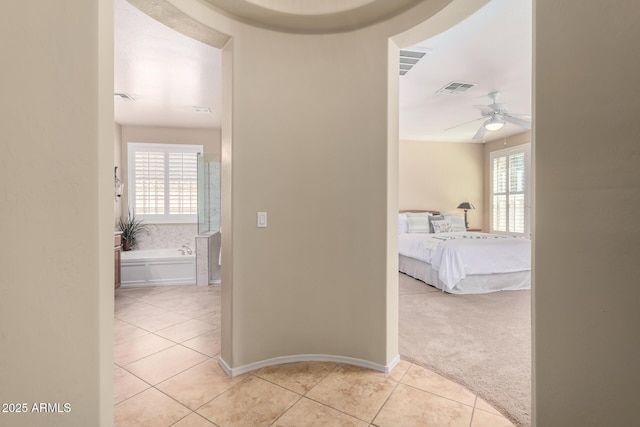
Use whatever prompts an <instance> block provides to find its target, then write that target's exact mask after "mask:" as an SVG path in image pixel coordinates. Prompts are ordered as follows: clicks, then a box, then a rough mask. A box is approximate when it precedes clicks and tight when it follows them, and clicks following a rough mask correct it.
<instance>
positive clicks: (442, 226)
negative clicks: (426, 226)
mask: <svg viewBox="0 0 640 427" xmlns="http://www.w3.org/2000/svg"><path fill="white" fill-rule="evenodd" d="M431 225H432V226H433V232H434V233H450V232H451V231H453V230H452V229H451V221H449V220H448V219H441V220H439V221H431Z"/></svg>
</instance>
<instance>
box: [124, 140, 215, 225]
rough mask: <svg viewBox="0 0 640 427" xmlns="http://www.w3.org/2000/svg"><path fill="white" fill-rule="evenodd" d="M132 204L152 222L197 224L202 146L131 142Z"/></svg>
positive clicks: (130, 200) (130, 189) (130, 197)
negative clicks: (199, 160)
mask: <svg viewBox="0 0 640 427" xmlns="http://www.w3.org/2000/svg"><path fill="white" fill-rule="evenodd" d="M127 148H128V156H129V204H130V206H131V208H132V209H133V210H134V211H135V213H136V216H139V217H140V218H142V219H145V220H146V221H147V222H152V223H171V222H176V223H178V222H197V213H198V153H202V152H203V150H202V146H201V145H183V144H146V143H138V142H130V143H129V144H128V146H127Z"/></svg>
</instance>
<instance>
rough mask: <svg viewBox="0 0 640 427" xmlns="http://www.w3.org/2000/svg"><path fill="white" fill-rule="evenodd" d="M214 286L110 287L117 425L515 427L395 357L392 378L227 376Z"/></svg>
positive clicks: (280, 371) (312, 369)
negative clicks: (222, 361)
mask: <svg viewBox="0 0 640 427" xmlns="http://www.w3.org/2000/svg"><path fill="white" fill-rule="evenodd" d="M219 307H220V288H219V286H215V285H214V286H209V287H206V288H203V287H195V286H163V287H150V288H128V289H122V288H121V289H118V290H116V298H115V320H114V322H115V324H114V339H115V349H114V361H115V366H114V398H115V425H116V426H153V427H161V426H176V427H193V426H198V427H199V426H209V427H211V426H219V427H227V426H230V427H233V426H242V427H245V426H246V427H254V426H281V427H285V426H295V427H300V426H319V427H320V426H321V427H325V426H340V427H342V426H363V427H366V426H379V427H387V426H393V427H397V426H402V427H404V426H434V427H438V426H460V427H502V426H505V427H506V426H513V424H511V422H509V421H508V420H507V419H506V418H504V417H503V416H502V415H501V414H500V413H499V412H497V411H496V410H494V409H493V408H492V407H491V406H489V405H488V404H487V403H486V402H484V401H483V400H482V399H480V398H479V397H477V396H475V395H474V394H473V393H471V392H469V391H468V390H466V389H464V388H463V387H462V386H460V385H458V384H456V383H453V382H451V381H449V380H447V379H445V378H443V377H441V376H440V375H437V374H435V373H433V372H431V371H429V370H427V369H425V368H423V367H421V366H418V365H416V364H413V363H409V362H407V361H404V360H403V361H401V362H400V363H399V364H398V366H397V367H396V368H395V369H394V370H393V371H392V372H391V373H390V374H386V375H385V374H382V373H379V372H375V371H371V370H368V369H363V368H358V367H354V366H349V365H341V364H336V363H325V362H308V363H291V364H287V365H280V366H271V367H268V368H263V369H259V370H257V371H254V372H251V373H248V374H244V375H241V376H238V377H234V378H229V377H227V376H226V375H225V373H224V372H223V371H222V369H221V368H220V367H219V366H218V361H217V357H218V354H219V353H220V336H219V335H220V334H219V331H220V312H219Z"/></svg>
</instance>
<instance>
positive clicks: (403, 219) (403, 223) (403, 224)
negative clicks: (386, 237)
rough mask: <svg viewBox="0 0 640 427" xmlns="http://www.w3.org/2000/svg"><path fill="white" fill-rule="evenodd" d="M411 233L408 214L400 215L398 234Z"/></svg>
mask: <svg viewBox="0 0 640 427" xmlns="http://www.w3.org/2000/svg"><path fill="white" fill-rule="evenodd" d="M408 232H409V221H408V220H407V215H406V214H403V213H401V214H398V234H404V233H408Z"/></svg>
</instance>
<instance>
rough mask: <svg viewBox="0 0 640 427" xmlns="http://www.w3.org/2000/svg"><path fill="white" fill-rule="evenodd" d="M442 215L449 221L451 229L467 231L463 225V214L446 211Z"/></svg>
mask: <svg viewBox="0 0 640 427" xmlns="http://www.w3.org/2000/svg"><path fill="white" fill-rule="evenodd" d="M443 216H444V219H448V220H449V221H450V222H451V231H467V227H465V225H464V216H462V215H460V214H454V213H446V214H443Z"/></svg>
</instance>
